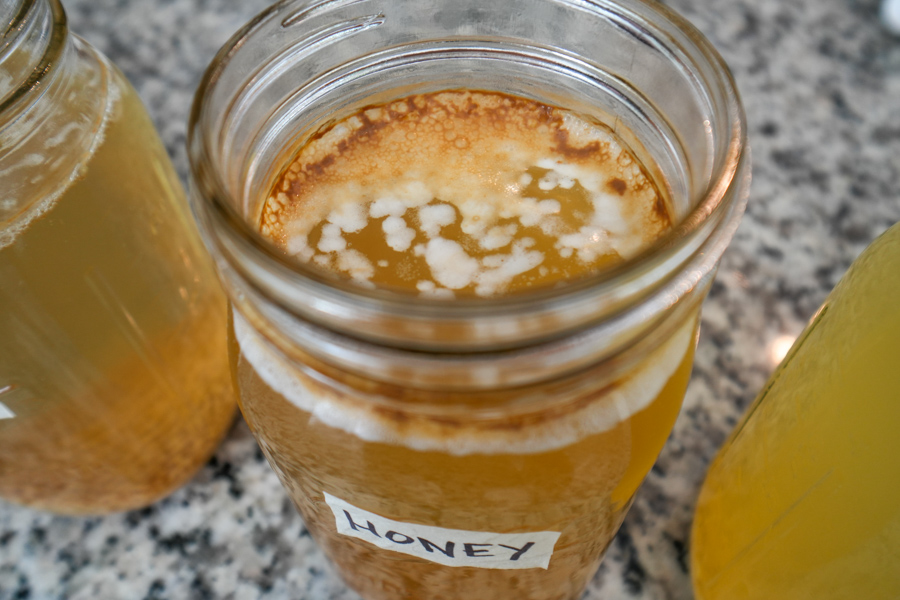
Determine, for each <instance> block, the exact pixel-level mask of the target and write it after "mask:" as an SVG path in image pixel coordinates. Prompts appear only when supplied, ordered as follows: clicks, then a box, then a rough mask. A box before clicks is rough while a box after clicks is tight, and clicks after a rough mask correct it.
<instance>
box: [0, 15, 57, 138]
mask: <svg viewBox="0 0 900 600" xmlns="http://www.w3.org/2000/svg"><path fill="white" fill-rule="evenodd" d="M42 8H46V9H48V10H49V13H48V14H47V15H45V16H46V17H47V19H48V24H49V27H48V26H47V24H44V23H41V22H39V20H40V19H41V16H42V15H41V14H40V10H41V9H42ZM68 31H69V28H68V19H67V17H66V12H65V9H64V8H63V6H62V4H61V3H60V1H59V0H20V2H19V4H18V10H16V11H15V14H14V16H13V17H12V18H11V19H10V21H9V23H7V24H6V27H5V30H4V32H3V35H2V37H0V64H2V63H4V62H6V61H7V60H8V59H9V58H10V56H11V55H12V54H14V53H16V52H17V51H19V52H21V50H22V49H21V48H20V47H19V46H20V45H21V44H22V43H27V42H32V43H34V42H36V43H37V44H38V53H36V54H35V55H34V56H33V57H32V60H30V61H28V63H27V64H26V65H25V67H24V68H23V69H22V71H23V73H22V74H21V77H20V78H19V81H18V82H16V83H14V84H13V87H12V89H11V90H10V91H9V92H8V93H6V94H5V95H4V96H2V97H0V126H2V125H4V124H5V123H8V122H10V121H12V120H13V119H14V118H15V117H16V116H17V115H19V114H20V113H21V112H22V111H24V110H25V109H27V108H28V106H30V105H31V104H32V103H33V102H34V101H35V100H36V99H37V98H38V97H40V95H41V94H42V93H43V91H44V89H46V80H47V79H48V78H49V77H50V76H51V74H52V73H53V72H55V67H56V65H57V64H58V62H59V60H60V57H61V55H62V53H63V50H65V46H66V40H67V37H68ZM29 37H31V38H32V39H31V40H29V39H28V38H29ZM25 51H26V52H27V51H28V50H27V49H25Z"/></svg>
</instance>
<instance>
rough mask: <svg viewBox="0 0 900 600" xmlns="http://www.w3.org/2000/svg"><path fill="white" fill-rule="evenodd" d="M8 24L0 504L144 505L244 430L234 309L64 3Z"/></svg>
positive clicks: (35, 5)
mask: <svg viewBox="0 0 900 600" xmlns="http://www.w3.org/2000/svg"><path fill="white" fill-rule="evenodd" d="M0 26H2V27H3V30H2V32H0V33H2V37H0V190H3V195H2V197H0V498H3V499H6V500H9V501H12V502H15V503H19V504H26V505H30V506H33V507H36V508H41V509H45V510H50V511H54V512H59V513H67V514H98V513H105V512H112V511H119V510H126V509H131V508H136V507H140V506H144V505H147V504H150V503H152V502H153V501H155V500H157V499H159V498H161V497H163V496H165V495H166V494H168V493H169V492H171V491H173V490H174V489H175V488H176V487H178V486H179V485H181V484H183V483H184V482H185V481H186V480H187V479H188V478H190V477H191V476H192V475H193V474H194V473H195V471H196V470H197V469H198V468H199V467H200V466H201V465H202V464H203V463H204V462H205V461H206V460H207V459H208V458H209V457H210V455H211V454H212V453H213V451H214V450H215V447H216V446H217V444H218V443H219V441H220V440H221V438H222V437H223V435H224V434H225V431H226V430H227V429H228V427H229V426H230V425H231V423H232V421H233V417H234V412H235V402H234V393H233V386H232V380H231V377H230V375H229V373H228V362H227V350H226V339H225V334H226V305H225V299H224V296H223V294H222V292H221V291H220V289H219V287H218V283H217V281H216V279H215V277H214V275H213V272H212V267H211V264H210V263H209V259H208V258H207V257H206V256H205V254H204V252H203V250H202V247H201V243H200V240H199V238H198V234H197V232H196V230H195V227H194V225H193V222H192V220H191V217H190V212H189V209H188V207H187V204H186V202H185V200H184V194H183V191H182V188H181V186H180V184H179V182H178V179H177V177H176V175H175V173H174V170H173V169H172V165H171V163H170V161H169V158H168V156H167V154H166V152H165V149H164V148H163V146H162V144H161V143H160V140H159V137H158V135H157V133H156V131H155V129H154V127H153V124H152V122H151V120H150V118H149V117H148V115H147V113H146V111H145V110H144V107H143V106H142V104H141V102H140V100H139V99H138V97H137V94H136V93H135V91H134V90H133V89H132V88H131V86H130V85H129V84H128V82H127V81H126V80H125V78H124V77H123V75H122V74H121V73H120V72H119V71H118V70H117V69H116V68H115V67H114V66H113V65H112V64H111V63H110V62H109V61H108V60H107V59H106V58H105V57H104V56H102V55H101V54H100V53H99V52H98V51H97V50H96V49H94V48H92V47H91V46H90V45H89V44H87V43H86V42H85V41H84V40H81V39H80V38H78V37H77V36H74V35H72V34H71V33H69V31H68V28H67V24H66V17H65V13H64V11H63V8H62V6H61V5H60V3H59V2H58V0H16V1H13V2H4V3H3V5H2V7H0Z"/></svg>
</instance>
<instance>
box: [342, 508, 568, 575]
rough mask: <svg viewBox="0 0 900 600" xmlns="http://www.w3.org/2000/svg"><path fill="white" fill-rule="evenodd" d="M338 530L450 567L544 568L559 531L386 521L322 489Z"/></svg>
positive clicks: (373, 543)
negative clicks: (502, 530)
mask: <svg viewBox="0 0 900 600" xmlns="http://www.w3.org/2000/svg"><path fill="white" fill-rule="evenodd" d="M325 502H327V503H328V506H330V507H331V512H333V513H334V523H335V525H336V526H337V530H338V533H341V534H343V535H347V536H350V537H354V538H356V539H359V540H363V541H365V542H369V543H370V544H372V545H374V546H378V547H379V548H384V549H385V550H393V551H394V552H402V553H403V554H408V555H410V556H415V557H418V558H423V559H425V560H430V561H431V562H436V563H438V564H441V565H446V566H448V567H480V568H482V569H546V568H547V565H549V564H550V557H551V556H552V555H553V547H554V546H555V545H556V540H558V539H559V532H556V531H537V532H534V533H491V532H487V531H466V530H463V529H445V528H443V527H432V526H430V525H417V524H414V523H402V522H400V521H393V520H391V519H386V518H384V517H381V516H379V515H376V514H374V513H370V512H369V511H366V510H362V509H360V508H356V507H355V506H353V505H352V504H348V503H347V502H344V501H343V500H341V499H340V498H335V497H334V496H332V495H331V494H329V493H328V492H325Z"/></svg>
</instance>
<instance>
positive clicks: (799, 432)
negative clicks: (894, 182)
mask: <svg viewBox="0 0 900 600" xmlns="http://www.w3.org/2000/svg"><path fill="white" fill-rule="evenodd" d="M898 296H900V224H898V225H894V226H893V227H892V228H891V229H889V230H888V231H887V233H885V234H884V235H882V236H881V237H880V238H879V239H877V240H876V241H875V242H873V243H872V245H871V246H869V248H867V249H866V250H865V252H863V253H862V255H860V257H859V258H858V259H857V260H856V261H855V262H854V263H853V265H852V266H851V267H850V270H849V271H847V274H846V275H844V277H843V278H842V279H841V282H840V283H839V284H838V285H837V287H835V289H834V290H833V291H832V292H831V294H830V295H829V296H828V298H827V299H826V300H825V304H823V305H822V307H821V308H820V309H819V311H818V312H817V313H816V316H815V317H814V318H813V320H812V321H811V322H810V323H809V325H808V326H807V328H806V330H805V331H804V332H803V334H802V335H801V336H800V337H799V338H798V339H797V341H796V342H795V344H794V346H793V347H792V348H791V350H790V352H789V353H788V355H787V356H786V357H785V359H784V361H782V363H781V365H780V366H779V367H778V369H777V370H776V371H775V373H774V374H773V375H772V378H771V379H770V380H769V382H768V384H766V386H765V388H764V389H763V391H762V393H761V394H760V395H759V397H758V398H757V399H756V401H755V402H754V404H753V406H751V407H750V409H749V410H748V411H747V414H746V415H745V416H744V418H743V420H742V421H741V422H740V423H739V424H738V426H737V427H736V428H735V430H734V432H733V433H732V435H731V437H730V438H729V439H728V441H727V442H726V443H725V445H724V446H723V447H722V450H721V451H720V452H719V455H718V456H717V457H716V459H715V461H714V462H713V463H712V465H711V466H710V468H709V473H708V474H707V476H706V481H705V482H704V484H703V489H702V491H701V493H700V498H699V500H698V503H697V513H696V516H695V518H694V528H693V533H692V536H691V571H692V577H693V580H694V589H695V592H696V595H697V598H698V599H700V600H726V599H727V600H731V599H732V598H746V599H747V600H754V599H759V600H763V599H765V600H807V599H809V600H812V599H815V600H838V599H843V598H866V599H867V600H869V599H871V600H888V599H889V598H898V597H900V569H898V564H900V562H898V561H900V554H898V553H900V485H898V484H897V472H898V469H900V437H898V436H897V427H898V426H900V402H898V401H897V389H898V388H900V369H898V368H897V355H898V351H900V311H898V310H897V297H898Z"/></svg>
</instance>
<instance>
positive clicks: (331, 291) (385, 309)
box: [187, 0, 749, 346]
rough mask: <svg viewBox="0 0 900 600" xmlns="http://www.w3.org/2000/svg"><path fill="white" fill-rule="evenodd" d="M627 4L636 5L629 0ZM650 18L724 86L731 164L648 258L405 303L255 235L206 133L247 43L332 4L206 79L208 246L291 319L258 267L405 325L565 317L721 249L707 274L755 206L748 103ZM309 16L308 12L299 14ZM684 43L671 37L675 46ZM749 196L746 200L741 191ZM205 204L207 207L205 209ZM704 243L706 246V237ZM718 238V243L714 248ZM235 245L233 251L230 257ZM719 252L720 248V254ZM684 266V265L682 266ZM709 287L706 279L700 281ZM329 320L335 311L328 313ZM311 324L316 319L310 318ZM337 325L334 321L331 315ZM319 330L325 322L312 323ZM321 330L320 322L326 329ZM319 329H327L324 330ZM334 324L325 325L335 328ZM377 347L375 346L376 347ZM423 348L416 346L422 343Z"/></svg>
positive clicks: (198, 102) (711, 63)
mask: <svg viewBox="0 0 900 600" xmlns="http://www.w3.org/2000/svg"><path fill="white" fill-rule="evenodd" d="M554 1H555V2H558V3H560V4H565V5H569V6H574V5H576V4H578V5H579V7H580V8H582V9H584V8H585V6H586V7H587V9H589V10H595V11H598V12H599V11H601V10H609V9H611V8H612V9H619V10H625V11H627V8H626V7H624V4H623V3H620V2H615V1H612V0H595V1H593V2H590V3H588V4H585V3H583V2H578V1H577V0H554ZM626 1H627V0H626ZM638 2H640V3H641V5H642V6H646V8H647V10H649V11H653V12H654V13H655V17H657V18H659V19H660V20H663V21H667V22H668V24H671V25H672V26H673V27H674V28H676V29H677V30H678V31H679V32H680V33H681V34H683V35H684V36H685V39H686V40H687V41H688V42H689V43H690V44H691V45H692V46H693V49H694V50H695V51H696V52H697V53H699V55H700V57H701V58H702V59H703V60H704V61H705V63H706V64H705V65H704V66H706V67H708V68H710V69H711V71H712V73H713V75H714V77H715V81H712V82H709V81H706V82H703V83H704V84H705V85H718V86H720V89H721V91H722V97H723V98H724V100H725V106H724V112H725V120H726V121H727V123H728V124H729V127H730V129H729V131H728V132H727V133H724V135H725V136H727V141H726V142H725V144H723V145H724V146H725V151H724V153H723V154H724V158H723V159H721V160H719V161H718V162H717V163H716V164H714V165H713V172H712V175H711V177H710V178H709V181H708V183H707V185H706V187H705V189H704V190H703V191H702V193H698V196H700V195H702V197H701V198H699V199H698V200H697V201H696V202H692V206H691V209H690V211H689V212H688V214H687V215H686V216H685V217H684V218H683V219H681V221H680V222H678V223H676V224H675V226H674V227H673V228H672V229H670V230H669V231H668V232H667V233H665V234H664V235H663V236H661V237H660V239H658V240H656V241H655V242H654V243H653V244H650V245H649V246H647V247H646V248H644V249H643V250H642V251H641V252H640V253H639V254H638V255H636V256H634V257H632V258H629V259H628V260H625V261H622V262H621V263H620V264H618V265H616V266H613V267H611V268H609V269H606V270H603V271H600V272H597V273H593V274H590V275H587V276H585V277H583V278H581V279H578V280H574V281H571V282H566V285H564V286H560V287H546V288H536V289H530V290H526V291H521V292H517V293H515V294H509V295H501V296H498V297H491V298H479V297H464V298H454V299H452V300H449V299H442V298H423V297H419V296H418V295H416V296H412V295H408V294H399V293H396V292H392V291H389V290H383V289H370V288H365V287H363V286H359V285H357V284H355V283H354V282H352V281H351V280H349V279H347V278H343V277H340V276H337V275H335V274H331V273H329V272H326V271H324V270H321V269H317V268H316V267H315V266H313V265H307V264H304V263H302V262H300V261H296V260H292V259H290V257H287V256H285V255H284V254H283V253H282V252H280V251H279V250H278V249H277V248H275V246H274V245H273V244H271V243H270V242H269V241H268V240H266V239H265V238H264V236H263V235H262V234H261V233H260V232H259V231H257V230H256V229H255V228H254V227H252V226H251V225H250V224H249V223H248V222H247V220H245V218H244V217H243V216H242V215H241V214H240V213H239V212H238V210H237V209H236V208H235V207H236V206H237V203H233V202H232V201H231V200H232V199H231V198H229V193H228V191H227V186H226V185H225V183H224V181H223V178H222V173H221V172H219V170H218V169H217V168H216V167H215V164H214V162H213V159H212V157H213V156H214V153H213V151H212V147H211V145H210V142H211V139H212V137H210V138H208V137H207V136H206V135H204V133H206V131H205V130H208V129H210V128H211V125H210V124H211V123H212V121H211V120H210V119H211V117H210V115H209V111H210V110H211V109H210V103H211V101H210V97H211V95H212V93H213V92H214V90H215V89H216V86H217V84H218V83H219V80H220V77H221V76H222V74H223V71H224V70H225V68H226V67H227V66H228V63H229V61H230V60H231V59H232V58H233V57H234V55H235V54H236V53H237V52H239V51H240V50H241V48H242V47H243V46H244V44H245V43H246V41H247V40H248V39H249V38H251V37H252V36H253V35H254V33H255V32H257V31H258V30H259V29H261V28H262V26H263V25H265V24H266V23H268V22H269V21H270V20H272V19H280V18H282V17H283V16H284V14H286V13H287V12H288V11H289V10H291V11H293V13H296V12H298V10H302V11H303V12H314V11H315V10H316V9H317V7H322V6H324V5H326V4H329V3H330V0H315V1H309V0H299V1H298V0H282V2H279V3H277V4H275V5H273V6H270V7H269V8H268V9H266V10H265V11H263V12H262V13H260V14H259V15H257V16H256V17H255V18H254V19H253V20H252V21H250V22H249V23H248V24H247V25H245V26H244V27H243V28H242V29H241V30H239V31H238V32H237V33H236V34H235V35H234V36H232V38H231V39H230V40H229V41H228V42H226V44H225V45H224V46H223V47H222V49H221V50H220V51H219V53H218V54H217V55H216V57H215V58H214V59H213V61H212V63H211V64H210V66H209V68H208V69H207V71H206V72H205V74H204V76H203V78H202V80H201V82H200V85H199V87H198V90H197V92H196V95H195V97H194V103H193V106H192V110H191V115H190V119H189V124H188V139H187V146H188V154H189V157H190V162H191V174H192V180H193V184H194V185H193V188H194V189H193V192H194V193H193V194H192V202H194V207H195V211H196V212H199V213H201V214H200V215H198V216H200V217H201V220H202V219H204V218H209V219H211V220H212V221H213V222H214V223H215V224H216V225H215V226H216V227H222V228H224V230H226V231H227V236H226V237H228V239H227V240H225V241H223V240H221V239H215V238H216V236H215V235H213V236H211V237H212V238H213V239H212V240H210V239H209V237H208V238H207V241H208V242H210V241H211V242H212V243H213V244H214V245H215V246H216V247H218V248H219V249H220V250H222V251H223V252H225V254H227V255H230V256H232V257H233V256H234V254H233V252H234V251H235V250H236V249H239V251H242V252H246V253H248V254H249V255H250V256H252V259H251V260H250V261H249V262H244V263H242V262H241V261H230V262H231V264H230V265H229V266H230V267H232V268H234V269H235V270H236V271H237V272H238V273H239V275H240V276H241V277H243V278H246V279H247V280H249V281H251V282H253V283H255V284H256V287H257V289H256V290H255V291H258V292H260V293H261V294H262V296H263V297H265V298H266V299H267V300H269V301H273V302H275V303H276V304H278V305H280V306H281V308H284V309H286V310H287V311H288V312H293V313H294V314H296V309H297V306H296V305H297V302H295V301H294V300H295V299H292V298H289V297H285V296H280V295H277V294H270V293H268V286H267V285H266V281H265V278H263V279H260V278H259V277H258V274H259V272H258V270H257V269H256V267H260V266H263V267H265V268H267V269H269V270H270V271H271V272H272V273H273V274H274V275H273V277H275V278H278V279H281V280H282V281H285V282H289V283H291V284H296V285H300V286H303V287H305V288H308V289H310V290H312V291H313V293H314V294H315V295H318V297H320V298H323V299H325V301H333V302H334V303H335V304H336V305H353V306H356V307H357V308H358V307H360V306H361V305H367V306H369V307H372V310H374V311H376V312H378V313H379V314H390V315H394V316H396V317H397V318H416V317H421V318H423V319H429V320H437V321H444V322H448V323H450V322H455V321H460V320H471V319H476V320H482V321H486V320H490V319H492V318H497V317H501V318H502V317H503V316H505V315H508V314H510V313H515V314H519V313H521V312H523V311H526V312H527V313H528V315H529V316H540V315H541V314H543V313H546V312H548V311H549V310H550V309H551V307H552V308H553V309H558V308H559V306H560V303H566V302H568V303H569V304H573V305H574V304H579V303H580V304H584V303H585V302H587V301H589V300H590V299H591V298H595V297H597V296H598V295H601V296H602V295H604V294H607V295H609V294H613V293H614V290H616V289H619V288H621V287H622V285H623V283H625V282H628V281H632V280H634V279H635V278H637V277H641V276H645V275H646V274H647V273H648V272H650V271H659V270H660V269H661V265H664V264H668V265H669V269H668V270H669V271H672V272H677V270H678V266H681V265H683V264H684V263H685V262H686V261H687V260H688V259H693V258H694V257H696V255H697V254H698V253H701V252H702V251H706V252H707V253H708V252H709V251H710V250H712V251H713V254H715V260H712V261H708V262H709V264H707V265H706V267H705V268H707V269H712V268H714V264H715V262H716V260H717V259H718V256H719V255H721V252H722V251H723V250H724V246H725V245H726V244H727V242H728V241H729V240H730V238H731V237H732V235H733V233H734V230H735V229H736V227H737V220H738V218H739V216H740V214H741V213H742V212H743V207H744V204H745V202H746V193H745V192H746V189H745V187H746V186H745V185H744V182H742V181H741V180H742V177H741V174H742V172H743V171H744V169H743V167H744V166H745V165H746V164H747V163H748V162H749V148H748V146H747V140H746V138H747V132H746V121H745V115H744V110H743V107H742V105H741V102H740V98H739V94H738V91H737V88H736V85H735V82H734V79H733V77H732V75H731V73H730V71H729V69H728V67H727V66H726V64H725V62H724V60H723V59H722V57H721V56H720V55H719V54H718V52H717V51H716V50H715V49H714V48H713V47H712V45H711V44H710V42H709V41H708V40H707V39H706V38H705V37H704V36H703V35H702V34H701V33H700V32H699V31H698V30H697V29H696V28H695V27H694V26H693V25H691V24H690V23H689V22H687V21H686V20H685V19H684V18H683V17H681V16H680V15H678V14H677V13H675V12H673V11H671V10H669V9H668V8H666V7H663V6H656V5H653V6H650V5H649V4H648V3H643V2H641V1H640V0H638ZM298 7H299V8H298ZM667 41H669V42H671V43H673V44H678V42H677V41H676V40H674V38H672V37H671V36H670V38H669V39H668V40H667ZM738 188H742V189H741V191H740V193H737V192H736V190H737V189H738ZM198 203H199V205H198ZM698 237H699V238H702V239H699V240H698V239H697V238H698ZM711 238H716V239H714V240H713V241H714V242H715V244H710V243H708V242H709V241H710V239H711ZM226 246H227V248H226ZM711 246H712V247H711ZM676 263H677V265H678V266H674V268H673V265H675V264H676ZM697 279H698V280H699V278H697ZM610 306H611V308H610V310H609V312H608V314H606V315H599V318H601V319H602V318H603V317H604V316H610V315H612V314H615V313H617V312H618V311H620V310H621V308H622V305H621V302H620V303H618V304H616V303H612V304H611V305H610ZM329 310H331V312H332V313H334V312H335V311H337V312H340V310H341V309H340V308H336V309H335V308H332V309H329ZM326 312H327V311H326ZM304 316H307V317H308V315H304ZM331 316H333V315H331ZM597 318H598V315H596V314H594V315H591V316H590V319H586V320H590V321H596V320H597ZM312 320H313V321H317V320H316V319H312ZM317 322H318V321H317ZM319 324H322V323H321V322H319ZM333 324H334V323H333V321H331V320H330V319H329V318H328V316H327V315H326V322H325V326H326V327H329V326H331V325H333ZM342 333H344V334H346V335H349V336H351V337H354V336H357V335H358V336H361V337H366V334H365V333H364V332H355V331H353V330H347V329H345V330H343V331H342ZM369 339H371V338H369ZM412 346H415V344H412Z"/></svg>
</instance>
